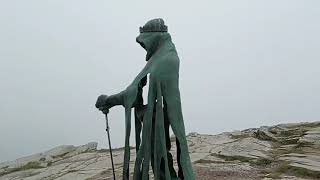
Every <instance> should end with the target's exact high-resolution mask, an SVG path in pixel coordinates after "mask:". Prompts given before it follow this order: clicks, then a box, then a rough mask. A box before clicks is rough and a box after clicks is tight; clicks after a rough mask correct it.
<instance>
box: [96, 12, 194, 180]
mask: <svg viewBox="0 0 320 180" xmlns="http://www.w3.org/2000/svg"><path fill="white" fill-rule="evenodd" d="M136 41H137V42H138V43H139V44H140V45H141V46H142V47H143V48H144V49H145V50H146V51H147V55H146V61H147V63H146V65H145V67H144V68H143V69H142V71H141V72H140V73H139V74H138V75H137V76H136V78H135V79H134V80H133V82H132V83H131V84H130V85H129V86H128V87H127V88H126V89H125V90H124V91H122V92H120V93H118V94H115V95H111V96H106V95H101V96H99V97H98V100H97V102H96V107H97V108H99V110H101V111H103V112H104V113H105V114H107V113H108V112H109V109H110V108H112V107H113V106H116V105H122V106H124V107H125V126H126V138H125V154H124V164H123V179H125V180H127V179H129V160H130V148H129V136H130V131H131V111H132V108H133V109H134V117H135V127H136V128H135V132H136V153H137V157H136V161H135V166H134V174H133V178H134V179H136V180H140V179H142V180H147V179H149V174H148V173H149V164H150V161H151V165H152V169H153V172H154V178H155V179H166V180H169V179H181V180H182V179H186V180H194V179H195V178H194V175H193V171H192V165H191V161H190V157H189V153H188V145H187V140H186V137H185V128H184V122H183V116H182V109H181V100H180V91H179V61H180V60H179V57H178V54H177V51H176V48H175V46H174V44H173V43H172V40H171V36H170V34H169V33H168V28H167V26H166V25H165V24H164V21H163V20H162V19H161V18H158V19H152V20H150V21H148V22H147V23H146V24H145V25H144V26H143V27H140V35H139V36H138V37H137V38H136ZM148 74H149V91H148V100H147V102H148V104H145V105H144V102H143V97H142V91H143V87H144V86H145V85H146V83H147V75H148ZM170 125H171V128H172V130H173V133H174V134H175V137H176V145H177V161H178V167H179V170H178V175H177V174H176V172H175V170H174V168H173V159H172V155H171V153H170V152H169V151H170V149H171V142H170V137H169V127H170ZM140 135H141V137H140Z"/></svg>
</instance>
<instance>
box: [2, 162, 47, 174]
mask: <svg viewBox="0 0 320 180" xmlns="http://www.w3.org/2000/svg"><path fill="white" fill-rule="evenodd" d="M39 168H43V167H42V166H41V165H40V162H38V161H31V162H28V163H27V164H25V165H23V166H21V167H17V168H6V169H5V171H4V172H1V173H0V176H3V175H6V174H10V173H13V172H17V171H25V170H28V169H39Z"/></svg>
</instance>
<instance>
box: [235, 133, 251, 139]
mask: <svg viewBox="0 0 320 180" xmlns="http://www.w3.org/2000/svg"><path fill="white" fill-rule="evenodd" d="M248 137H250V135H249V134H231V135H230V138H231V139H244V138H248Z"/></svg>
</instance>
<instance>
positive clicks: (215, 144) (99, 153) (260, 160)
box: [0, 122, 320, 180]
mask: <svg viewBox="0 0 320 180" xmlns="http://www.w3.org/2000/svg"><path fill="white" fill-rule="evenodd" d="M319 134H320V122H311V123H291V124H279V125H275V126H270V127H268V126H262V127H260V128H251V129H246V130H243V131H233V132H225V133H221V134H217V135H206V134H198V133H190V134H189V135H188V136H187V140H188V144H189V151H190V157H191V161H192V163H193V169H194V172H195V174H196V177H197V179H200V180H209V179H210V180H211V179H240V180H241V179H246V180H247V179H249V180H250V179H252V180H253V179H264V180H269V179H282V180H287V179H288V180H289V179H292V180H293V179H294V180H298V179H300V180H307V179H320V163H319V162H320V149H319V144H320V143H319V141H320V138H319ZM171 143H172V154H173V155H174V159H175V160H176V157H175V154H176V147H175V138H174V137H172V138H171ZM113 155H114V162H115V170H116V176H117V179H121V174H122V160H123V149H122V148H120V149H114V150H113ZM134 160H135V151H134V149H132V150H131V161H130V170H131V171H132V168H133V165H134ZM174 164H175V166H176V168H177V163H176V161H174ZM151 172H152V171H151ZM14 179H17V180H18V179H19V180H20V179H26V180H40V179H41V180H43V179H44V180H51V179H58V180H64V179H68V180H69V179H71V180H73V179H80V180H81V179H86V180H90V179H91V180H96V179H97V180H99V179H101V180H102V179H112V171H111V163H110V156H109V151H108V150H106V149H100V150H98V149H97V143H94V142H91V143H88V144H86V145H82V146H72V145H63V146H58V147H55V148H53V149H51V150H48V151H45V152H43V153H38V154H34V155H31V156H27V157H23V158H19V159H17V160H14V161H10V162H3V163H0V180H14Z"/></svg>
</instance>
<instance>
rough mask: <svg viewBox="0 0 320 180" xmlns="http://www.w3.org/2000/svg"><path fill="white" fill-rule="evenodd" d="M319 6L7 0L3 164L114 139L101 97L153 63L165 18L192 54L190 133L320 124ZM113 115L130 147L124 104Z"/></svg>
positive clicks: (184, 84)
mask: <svg viewBox="0 0 320 180" xmlns="http://www.w3.org/2000/svg"><path fill="white" fill-rule="evenodd" d="M319 9H320V1H317V0H308V1H300V0H264V1H254V0H251V1H250V0H233V1H232V0H230V1H222V0H221V1H209V0H208V1H164V0H163V1H147V0H144V1H108V0H103V1H102V0H95V1H84V0H67V1H66V0H28V1H18V0H3V1H0V40H1V41H0V62H1V63H0V86H1V88H0V97H1V99H0V143H1V144H0V161H5V160H12V159H15V158H17V157H21V156H25V155H29V154H33V153H37V152H41V151H44V150H47V149H49V148H52V147H54V146H57V145H62V144H73V145H80V144H85V143H87V142H89V141H97V142H99V144H100V147H107V139H106V133H105V131H104V128H105V127H104V126H105V122H104V116H103V115H102V114H101V113H100V112H98V111H97V110H96V109H95V107H94V103H95V101H96V98H97V96H98V95H100V94H102V93H104V94H113V93H117V92H119V91H121V90H123V89H124V88H125V87H126V86H127V85H128V84H129V83H130V82H131V81H132V80H133V79H134V77H135V76H136V75H137V74H138V73H139V71H140V70H141V69H142V67H143V66H144V64H145V52H144V50H143V49H142V48H141V47H140V46H139V45H138V44H137V43H136V42H135V38H136V36H137V35H138V28H139V26H141V25H143V24H144V23H145V22H146V21H147V20H149V19H152V18H157V17H162V18H163V19H164V20H165V22H166V23H167V25H168V26H169V31H170V33H171V35H172V37H173V41H174V43H175V45H176V47H177V50H178V53H179V56H180V59H181V64H180V90H181V96H182V105H183V113H184V120H185V126H186V131H187V133H189V132H192V131H196V132H199V133H210V134H215V133H219V132H223V131H232V130H238V129H244V128H249V127H259V126H261V125H272V124H277V123H282V122H299V121H313V120H319V117H320V111H319V109H320V94H319V92H320V83H319V77H320V70H319V69H320V68H319V67H320V62H319V60H320V53H319V51H320V44H319V42H320V35H319V32H320V23H319V19H320V11H319ZM109 119H110V126H111V135H112V136H111V139H112V143H113V146H114V147H120V146H123V145H124V111H123V108H122V107H116V108H114V109H112V110H111V112H110V114H109ZM133 124H134V123H133ZM133 128H134V127H133ZM131 137H134V134H133V133H132V136H131ZM132 143H133V144H134V141H132Z"/></svg>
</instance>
